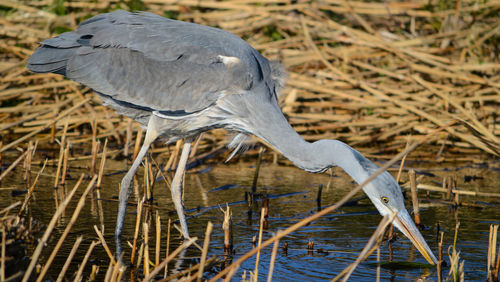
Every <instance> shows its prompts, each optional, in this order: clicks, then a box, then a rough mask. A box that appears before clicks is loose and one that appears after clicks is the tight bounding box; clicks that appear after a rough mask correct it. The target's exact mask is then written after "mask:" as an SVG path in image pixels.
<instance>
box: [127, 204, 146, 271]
mask: <svg viewBox="0 0 500 282" xmlns="http://www.w3.org/2000/svg"><path fill="white" fill-rule="evenodd" d="M143 205H144V197H143V198H142V199H141V200H140V201H139V202H138V203H137V216H136V218H135V231H134V240H133V243H132V254H131V255H130V264H132V265H133V264H134V259H135V250H136V248H137V239H138V237H139V228H140V226H141V218H142V207H143Z"/></svg>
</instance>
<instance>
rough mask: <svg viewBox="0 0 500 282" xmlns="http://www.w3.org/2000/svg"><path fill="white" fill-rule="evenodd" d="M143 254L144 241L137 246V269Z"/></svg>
mask: <svg viewBox="0 0 500 282" xmlns="http://www.w3.org/2000/svg"><path fill="white" fill-rule="evenodd" d="M143 255H144V243H141V246H140V247H139V257H138V258H137V263H136V266H135V268H136V269H137V270H138V269H139V267H140V266H141V263H142V257H143Z"/></svg>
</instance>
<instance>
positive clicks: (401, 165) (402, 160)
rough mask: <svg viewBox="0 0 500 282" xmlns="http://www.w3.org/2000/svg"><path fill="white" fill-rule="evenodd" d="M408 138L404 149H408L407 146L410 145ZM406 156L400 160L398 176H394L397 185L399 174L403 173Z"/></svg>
mask: <svg viewBox="0 0 500 282" xmlns="http://www.w3.org/2000/svg"><path fill="white" fill-rule="evenodd" d="M409 137H410V136H408V138H407V139H406V146H405V148H408V145H409V144H410V138H409ZM407 156H408V155H404V156H403V158H402V159H401V163H400V164H399V169H398V175H397V176H396V182H397V183H399V180H400V179H401V172H403V167H404V165H405V161H406V157H407Z"/></svg>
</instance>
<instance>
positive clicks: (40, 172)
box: [17, 159, 48, 216]
mask: <svg viewBox="0 0 500 282" xmlns="http://www.w3.org/2000/svg"><path fill="white" fill-rule="evenodd" d="M47 160H48V159H45V161H44V162H43V166H42V168H41V169H40V171H39V172H38V173H37V175H36V177H35V181H34V182H33V184H32V185H31V187H30V188H29V189H28V193H27V194H26V197H25V198H24V202H23V205H22V206H21V209H20V210H19V212H18V213H17V215H19V216H21V215H22V214H23V211H24V209H25V208H26V206H27V205H28V201H29V200H30V199H31V196H32V195H33V191H35V186H36V184H37V183H38V178H39V177H40V174H42V172H43V171H44V169H45V166H46V165H47Z"/></svg>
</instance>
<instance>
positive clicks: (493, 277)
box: [486, 224, 500, 282]
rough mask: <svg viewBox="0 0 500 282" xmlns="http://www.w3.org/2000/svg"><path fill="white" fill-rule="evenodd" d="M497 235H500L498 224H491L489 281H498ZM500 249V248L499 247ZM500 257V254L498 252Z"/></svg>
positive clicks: (488, 265)
mask: <svg viewBox="0 0 500 282" xmlns="http://www.w3.org/2000/svg"><path fill="white" fill-rule="evenodd" d="M497 236H498V224H491V225H490V233H489V238H488V260H487V263H486V265H487V269H486V271H487V280H488V281H491V282H493V281H498V269H497V267H496V264H497V263H496V262H497V261H498V259H497V254H496V250H497ZM499 250H500V249H499ZM498 256H499V257H500V254H498Z"/></svg>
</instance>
